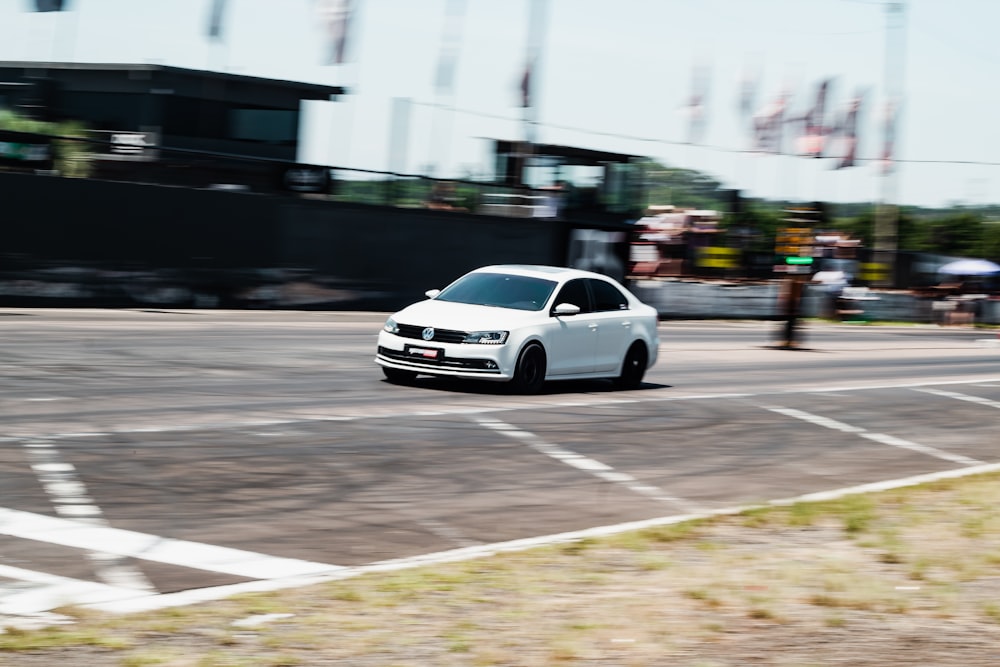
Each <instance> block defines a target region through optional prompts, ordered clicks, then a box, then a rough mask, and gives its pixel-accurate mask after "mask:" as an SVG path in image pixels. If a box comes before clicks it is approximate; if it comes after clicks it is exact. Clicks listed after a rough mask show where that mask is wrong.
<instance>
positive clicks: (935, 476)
mask: <svg viewBox="0 0 1000 667" xmlns="http://www.w3.org/2000/svg"><path fill="white" fill-rule="evenodd" d="M995 472H1000V463H991V464H986V465H981V466H975V467H968V468H957V469H953V470H944V471H941V472H934V473H928V474H924V475H915V476H913V477H904V478H900V479H893V480H885V481H881V482H873V483H871V484H861V485H859V486H850V487H842V488H839V489H830V490H828V491H820V492H817V493H807V494H805V495H801V496H796V497H794V498H782V499H778V500H772V501H770V502H768V503H764V504H761V505H741V506H736V507H726V508H722V509H718V510H713V511H708V512H700V513H696V514H679V515H671V516H663V517H657V518H654V519H644V520H641V521H629V522H626V523H619V524H614V525H610V526H597V527H595V528H585V529H583V530H577V531H572V532H566V533H556V534H553V535H541V536H538V537H528V538H522V539H519V540H510V541H507V542H494V543H492V544H481V545H477V546H472V547H463V548H459V549H450V550H448V551H439V552H437V553H430V554H422V555H419V556H410V557H408V558H396V559H392V560H386V561H379V562H376V563H371V564H369V565H361V566H357V567H346V568H342V569H340V570H339V571H336V572H334V573H331V574H328V575H319V576H312V577H289V578H287V579H271V580H268V581H250V582H246V583H241V584H229V585H226V586H214V587H210V588H198V589H193V590H188V591H180V592H178V593H166V594H164V595H151V596H147V597H139V598H133V599H129V600H120V601H112V602H105V603H98V604H92V605H86V606H88V607H90V608H94V609H98V610H100V611H106V612H110V613H136V612H142V611H154V610H157V609H168V608H170V607H180V606H186V605H191V604H196V603H199V602H210V601H212V600H223V599H226V598H229V597H232V596H234V595H240V594H243V593H256V592H265V591H276V590H283V589H289V588H300V587H302V586H311V585H314V584H318V583H323V582H326V581H331V580H335V579H338V580H339V579H348V578H351V577H356V576H360V575H363V574H369V573H372V572H392V571H397V570H405V569H409V568H415V567H423V566H426V565H438V564H442V563H454V562H460V561H466V560H473V559H476V558H487V557H489V556H493V555H496V554H501V553H509V552H515V551H525V550H527V549H534V548H536V547H544V546H551V545H553V544H566V543H571V542H579V541H580V540H585V539H593V538H598V537H608V536H611V535H619V534H621V533H626V532H631V531H634V530H643V529H646V528H656V527H658V526H668V525H672V524H677V523H682V522H684V521H691V520H694V519H704V518H709V517H712V516H726V515H733V514H740V513H742V512H747V511H750V510H755V509H760V508H762V507H770V506H778V507H784V506H788V505H795V504H797V503H803V502H821V501H826V500H836V499H838V498H844V497H846V496H854V495H860V494H864V493H875V492H878V491H890V490H892V489H901V488H905V487H909V486H917V485H919V484H927V483H930V482H937V481H941V480H944V479H958V478H961V477H969V476H972V475H982V474H988V473H995Z"/></svg>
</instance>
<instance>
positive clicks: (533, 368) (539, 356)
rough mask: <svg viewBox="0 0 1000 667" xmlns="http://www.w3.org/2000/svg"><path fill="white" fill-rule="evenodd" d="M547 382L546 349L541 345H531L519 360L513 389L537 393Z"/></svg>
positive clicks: (512, 381) (517, 391)
mask: <svg viewBox="0 0 1000 667" xmlns="http://www.w3.org/2000/svg"><path fill="white" fill-rule="evenodd" d="M543 384H545V350H543V349H542V347H541V346H540V345H535V344H532V345H529V346H528V347H526V348H524V351H522V352H521V356H520V357H519V358H518V360H517V368H516V369H515V370H514V377H513V378H512V379H511V381H510V386H511V389H512V390H513V391H514V392H515V393H518V394H537V393H538V392H539V391H541V389H542V385H543Z"/></svg>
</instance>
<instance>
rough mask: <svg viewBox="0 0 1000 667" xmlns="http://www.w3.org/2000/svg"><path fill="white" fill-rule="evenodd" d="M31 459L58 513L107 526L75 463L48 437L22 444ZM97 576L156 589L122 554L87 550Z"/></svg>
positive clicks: (123, 585)
mask: <svg viewBox="0 0 1000 667" xmlns="http://www.w3.org/2000/svg"><path fill="white" fill-rule="evenodd" d="M21 444H22V446H23V448H24V451H25V452H26V453H27V454H28V458H29V460H30V461H31V469H32V470H33V471H34V472H35V476H36V477H38V481H39V482H40V483H41V485H42V488H43V489H45V493H46V495H48V497H49V501H50V502H51V503H52V506H53V507H54V508H55V511H56V514H58V515H59V516H61V517H66V518H68V519H75V520H76V521H80V522H84V523H88V524H92V525H95V526H106V525H108V522H107V521H105V520H104V516H103V514H102V512H101V508H100V507H98V506H97V503H96V502H94V500H93V499H92V498H90V496H88V495H87V487H86V486H84V484H83V482H81V481H80V479H79V476H78V475H77V474H76V468H74V467H73V464H71V463H66V462H64V461H62V459H61V456H60V454H59V450H58V449H56V447H55V446H54V445H53V444H52V443H51V442H50V441H48V440H26V441H24V442H23V443H21ZM87 558H89V559H90V561H91V562H92V563H93V564H94V572H95V574H97V577H98V578H99V579H101V580H102V581H104V582H105V583H107V584H110V585H111V586H115V587H117V588H132V589H136V590H141V591H153V590H154V587H153V584H152V582H150V581H149V579H147V578H146V575H145V574H143V572H142V571H141V570H140V569H139V568H137V567H135V566H133V565H132V564H130V563H128V562H126V560H125V559H124V558H122V557H121V556H118V555H115V554H111V553H108V552H106V551H103V550H100V549H95V550H92V551H88V552H87Z"/></svg>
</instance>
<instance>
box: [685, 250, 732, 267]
mask: <svg viewBox="0 0 1000 667" xmlns="http://www.w3.org/2000/svg"><path fill="white" fill-rule="evenodd" d="M695 265H696V266H700V267H703V268H706V269H736V268H739V266H740V249H739V248H723V247H719V246H708V247H705V248H698V256H697V258H695Z"/></svg>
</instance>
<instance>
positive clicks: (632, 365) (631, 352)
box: [615, 343, 649, 389]
mask: <svg viewBox="0 0 1000 667" xmlns="http://www.w3.org/2000/svg"><path fill="white" fill-rule="evenodd" d="M648 360H649V355H648V354H647V353H646V346H645V345H643V344H642V343H632V347H630V348H629V349H628V352H626V353H625V360H624V361H622V372H621V375H619V376H618V377H617V378H615V386H617V387H618V389H638V388H639V385H641V384H642V378H643V376H644V375H646V362H647V361H648Z"/></svg>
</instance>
